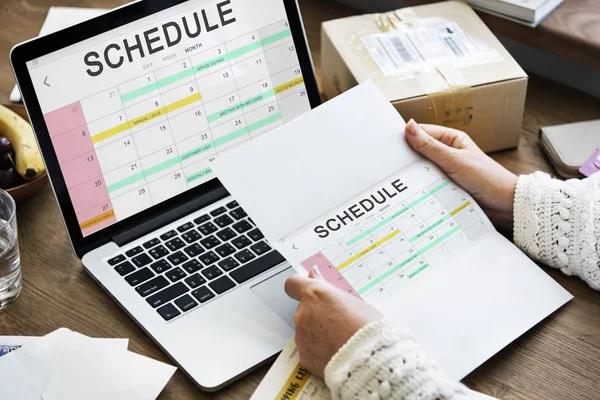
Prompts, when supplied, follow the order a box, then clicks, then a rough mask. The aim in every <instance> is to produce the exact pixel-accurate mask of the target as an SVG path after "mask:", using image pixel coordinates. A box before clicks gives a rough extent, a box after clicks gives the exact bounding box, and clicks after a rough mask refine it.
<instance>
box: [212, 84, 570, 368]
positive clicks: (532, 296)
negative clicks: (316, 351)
mask: <svg viewBox="0 0 600 400" xmlns="http://www.w3.org/2000/svg"><path fill="white" fill-rule="evenodd" d="M404 128H405V123H404V121H403V119H402V117H401V116H400V115H399V114H398V113H397V111H396V110H395V109H394V107H393V106H392V105H391V104H390V103H389V102H388V101H387V99H386V98H385V96H384V95H383V94H382V93H381V91H380V90H379V89H378V88H377V87H376V85H375V84H374V83H373V82H371V81H368V82H366V83H364V84H361V85H359V86H357V87H355V88H354V89H351V90H350V91H348V92H346V93H344V94H342V95H340V96H338V97H336V98H334V99H333V100H331V101H329V102H327V103H325V104H324V105H322V106H320V107H318V108H317V109H315V110H313V111H311V112H309V113H307V114H305V115H303V116H301V117H299V118H297V119H295V120H294V121H291V122H289V123H288V124H286V125H285V126H283V127H279V128H276V129H275V130H273V131H272V132H271V133H268V134H265V135H263V136H261V137H260V138H258V139H256V140H254V141H252V142H251V143H248V144H246V145H244V146H240V147H238V148H236V149H233V150H232V151H230V152H229V153H227V154H225V155H223V156H222V157H220V158H219V159H218V160H217V161H216V162H215V163H214V169H215V171H216V173H217V175H218V176H219V179H220V180H221V182H223V183H224V185H225V186H226V187H227V189H228V190H229V191H230V192H231V193H232V194H233V195H234V196H235V197H236V199H237V200H238V202H239V203H240V204H241V205H242V206H243V207H244V208H245V209H246V211H247V212H248V214H249V215H250V216H251V217H252V219H253V220H254V221H255V222H256V224H257V225H258V226H259V227H260V229H261V230H262V231H263V232H264V234H265V236H266V238H267V239H268V240H269V242H270V243H271V244H272V245H273V246H274V247H275V248H276V249H277V250H278V251H280V252H281V253H282V254H283V255H284V256H285V258H286V259H287V260H288V261H289V262H290V263H291V264H292V265H293V266H294V267H295V268H296V269H297V270H299V271H306V270H310V269H311V268H312V267H313V266H315V265H317V266H318V267H319V268H320V270H321V271H322V273H323V275H324V277H325V278H326V279H327V280H328V281H329V282H330V283H331V284H333V285H335V286H336V287H338V288H340V289H341V290H345V291H347V292H348V293H350V294H351V295H353V296H355V297H358V298H360V299H363V300H364V301H367V302H369V303H371V304H373V305H375V306H377V307H379V308H380V309H381V310H382V311H383V312H384V314H385V315H386V316H387V317H388V318H389V319H390V320H392V321H393V322H394V323H398V324H399V325H401V326H404V327H407V328H409V329H411V330H412V332H413V333H414V334H415V335H416V336H417V338H418V339H419V341H420V343H421V344H422V346H423V347H424V348H425V349H426V350H427V351H429V352H430V353H431V354H432V355H433V356H434V357H435V358H436V359H437V361H438V362H439V363H440V364H441V365H442V367H443V368H444V369H445V370H446V371H447V372H448V373H449V374H450V376H452V377H453V378H455V379H461V378H463V377H464V376H465V375H467V374H468V373H469V372H470V371H472V370H473V369H474V368H476V367H477V366H479V365H480V364H481V363H483V362H484V361H485V360H487V359H488V358H489V357H491V356H492V355H493V354H495V353H496V352H497V351H499V350H500V349H502V348H503V347H505V346H506V345H507V344H509V343H510V342H511V341H513V340H514V339H516V338H517V337H518V336H520V335H521V334H523V333H524V332H526V331H527V330H528V329H530V328H531V327H533V326H534V325H535V324H537V323H538V322H540V321H541V320H542V319H543V318H545V317H547V316H548V315H549V314H550V313H552V312H553V311H555V310H556V309H558V308H559V307H560V306H562V305H563V304H565V303H566V302H567V301H569V300H570V299H571V297H572V296H571V295H570V294H569V293H568V292H567V291H565V290H564V289H563V288H562V287H561V286H559V285H558V284H557V283H556V282H554V281H553V280H552V279H551V278H550V277H549V276H548V275H547V274H546V273H544V272H543V271H542V270H541V269H540V268H539V267H538V266H537V265H536V264H535V263H533V262H532V261H531V260H530V259H529V258H527V256H525V255H524V254H523V253H522V252H521V251H520V250H519V249H517V247H515V246H514V245H513V244H512V243H510V242H509V241H507V240H506V239H505V238H504V237H503V236H502V235H500V234H499V233H498V232H497V231H496V230H495V229H494V227H493V225H492V224H491V223H490V221H489V219H488V218H487V217H486V215H485V214H484V213H483V211H482V210H481V208H480V207H479V206H478V205H477V203H476V202H475V201H474V200H473V198H471V196H470V195H469V194H468V193H466V192H465V191H464V190H462V189H461V188H460V187H459V186H458V185H457V184H455V183H454V182H452V181H451V180H450V179H449V178H448V177H447V176H445V175H444V174H443V173H442V172H441V171H440V170H439V169H438V168H437V167H436V166H435V165H434V164H433V163H431V162H429V161H427V160H424V159H423V158H422V157H421V156H419V155H418V154H417V153H415V152H414V151H413V150H412V149H411V148H410V147H409V145H408V144H407V143H406V141H405V139H404ZM240 166H243V168H240ZM304 273H305V272H304Z"/></svg>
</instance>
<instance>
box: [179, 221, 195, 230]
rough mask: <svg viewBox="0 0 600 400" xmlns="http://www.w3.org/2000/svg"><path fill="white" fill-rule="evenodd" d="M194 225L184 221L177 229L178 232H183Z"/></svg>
mask: <svg viewBox="0 0 600 400" xmlns="http://www.w3.org/2000/svg"><path fill="white" fill-rule="evenodd" d="M193 227H194V224H192V223H191V222H186V223H185V224H183V225H181V226H179V227H177V230H178V231H179V232H185V231H189V230H190V229H192V228H193Z"/></svg>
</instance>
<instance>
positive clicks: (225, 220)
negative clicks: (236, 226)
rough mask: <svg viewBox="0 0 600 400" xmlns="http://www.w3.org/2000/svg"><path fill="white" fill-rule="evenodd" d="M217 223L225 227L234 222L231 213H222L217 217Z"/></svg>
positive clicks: (220, 226)
mask: <svg viewBox="0 0 600 400" xmlns="http://www.w3.org/2000/svg"><path fill="white" fill-rule="evenodd" d="M215 224H217V226H218V227H219V228H225V227H226V226H227V225H231V224H233V220H232V219H231V217H230V216H229V215H221V216H220V217H217V218H215Z"/></svg>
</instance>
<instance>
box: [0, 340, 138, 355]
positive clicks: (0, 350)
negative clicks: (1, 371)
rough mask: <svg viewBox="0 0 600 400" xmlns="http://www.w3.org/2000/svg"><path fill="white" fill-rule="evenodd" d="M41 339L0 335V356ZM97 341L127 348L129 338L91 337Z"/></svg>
mask: <svg viewBox="0 0 600 400" xmlns="http://www.w3.org/2000/svg"><path fill="white" fill-rule="evenodd" d="M40 339H42V337H40V336H0V357H2V356H4V355H6V354H8V353H10V352H13V351H15V350H18V349H20V348H22V347H23V346H26V345H28V344H31V343H34V342H36V341H38V340H40ZM92 340H95V341H99V342H107V343H112V345H113V346H115V348H119V349H123V350H127V346H128V345H129V339H110V338H109V339H92Z"/></svg>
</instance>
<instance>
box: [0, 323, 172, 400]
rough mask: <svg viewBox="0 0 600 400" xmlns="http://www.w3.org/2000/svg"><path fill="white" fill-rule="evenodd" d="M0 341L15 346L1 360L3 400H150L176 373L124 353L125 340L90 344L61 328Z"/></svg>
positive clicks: (167, 367) (0, 338)
mask: <svg viewBox="0 0 600 400" xmlns="http://www.w3.org/2000/svg"><path fill="white" fill-rule="evenodd" d="M0 340H2V341H3V343H6V345H3V346H13V347H16V346H19V347H18V348H15V349H13V350H11V351H10V352H8V353H7V354H5V355H4V356H2V357H0V387H1V388H2V390H1V393H2V396H1V398H2V400H40V399H61V400H65V399H75V398H77V399H82V398H85V399H100V398H104V399H106V398H111V399H134V400H135V399H140V400H141V399H144V400H146V399H147V400H153V399H155V398H156V397H157V396H158V394H159V393H160V391H161V390H162V388H163V387H164V386H165V385H166V383H167V382H168V381H169V379H170V378H171V376H172V375H173V373H174V372H175V367H172V366H168V365H166V364H163V363H160V362H158V361H154V360H151V359H148V358H146V357H142V356H140V355H137V354H135V353H132V352H129V351H127V344H128V340H127V339H94V338H89V337H87V336H84V335H81V334H79V333H76V332H73V331H71V330H69V329H65V328H61V329H58V330H56V331H54V332H52V333H50V334H48V335H46V336H44V337H41V338H31V337H26V338H25V339H22V338H19V337H8V336H4V337H0ZM141 385H144V388H143V389H140V386H141ZM83 387H85V390H86V391H85V392H82V388H83ZM82 393H84V394H82ZM96 395H100V396H101V395H104V397H94V396H96Z"/></svg>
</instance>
